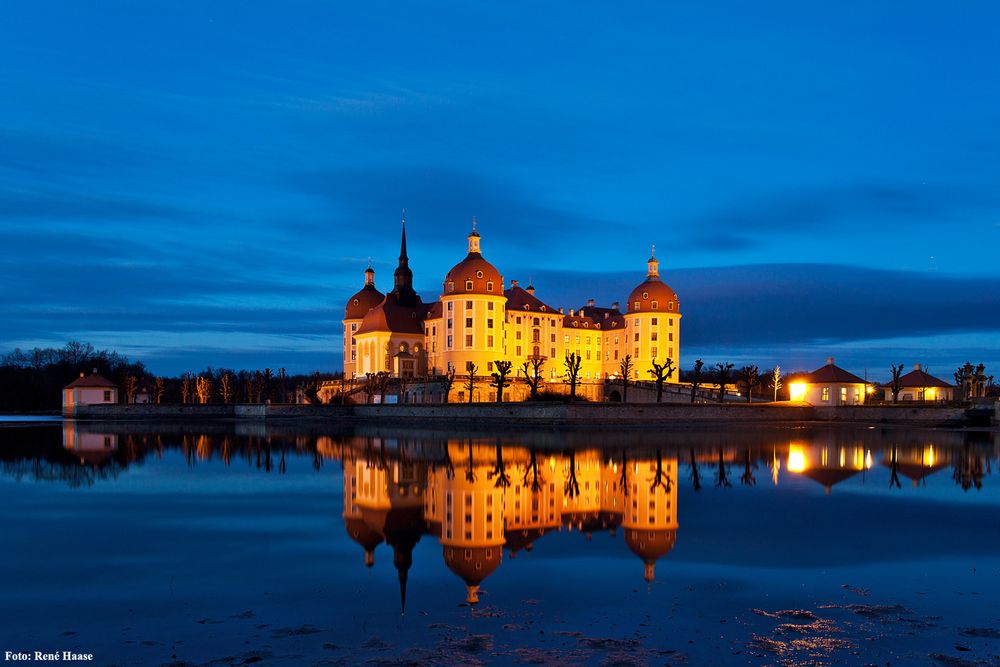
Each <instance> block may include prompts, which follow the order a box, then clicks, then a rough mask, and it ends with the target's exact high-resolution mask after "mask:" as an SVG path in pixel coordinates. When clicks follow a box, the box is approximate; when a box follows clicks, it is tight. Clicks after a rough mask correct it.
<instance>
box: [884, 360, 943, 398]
mask: <svg viewBox="0 0 1000 667" xmlns="http://www.w3.org/2000/svg"><path fill="white" fill-rule="evenodd" d="M884 387H885V395H886V396H887V397H891V396H892V383H891V382H890V383H887V384H885V385H884ZM954 398H955V387H953V386H952V385H950V384H948V383H947V382H945V381H944V380H941V379H938V378H936V377H934V376H933V375H931V374H930V373H928V372H926V371H925V370H924V369H923V368H921V367H920V364H916V365H915V366H914V367H913V370H912V371H910V372H909V373H907V374H906V375H904V376H903V377H901V378H899V397H898V399H897V400H900V401H906V402H912V401H923V402H931V403H933V402H937V401H951V400H954Z"/></svg>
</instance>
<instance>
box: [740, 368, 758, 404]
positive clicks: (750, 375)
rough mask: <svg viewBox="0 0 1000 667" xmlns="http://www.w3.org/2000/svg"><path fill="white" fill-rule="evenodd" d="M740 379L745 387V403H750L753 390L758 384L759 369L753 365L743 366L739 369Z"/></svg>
mask: <svg viewBox="0 0 1000 667" xmlns="http://www.w3.org/2000/svg"><path fill="white" fill-rule="evenodd" d="M740 379H741V381H742V383H743V386H744V387H746V388H747V403H752V402H753V390H754V388H756V387H759V386H760V369H759V368H758V367H757V366H754V365H747V366H744V367H743V368H741V369H740Z"/></svg>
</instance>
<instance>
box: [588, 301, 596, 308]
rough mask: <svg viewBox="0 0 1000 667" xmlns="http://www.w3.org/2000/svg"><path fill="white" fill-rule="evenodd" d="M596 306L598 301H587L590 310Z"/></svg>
mask: <svg viewBox="0 0 1000 667" xmlns="http://www.w3.org/2000/svg"><path fill="white" fill-rule="evenodd" d="M596 305H597V302H596V301H594V300H593V299H587V307H588V308H593V307H594V306H596Z"/></svg>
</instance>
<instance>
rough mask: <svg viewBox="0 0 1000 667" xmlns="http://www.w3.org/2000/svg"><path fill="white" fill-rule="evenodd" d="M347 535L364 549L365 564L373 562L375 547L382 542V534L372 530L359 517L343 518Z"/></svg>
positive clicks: (368, 564)
mask: <svg viewBox="0 0 1000 667" xmlns="http://www.w3.org/2000/svg"><path fill="white" fill-rule="evenodd" d="M344 527H345V528H346V529H347V535H348V537H350V538H351V539H352V540H354V541H355V542H357V543H358V544H360V545H361V547H362V548H363V549H364V550H365V565H367V566H368V567H371V566H372V565H374V564H375V547H377V546H378V545H380V544H382V536H381V535H379V534H378V532H376V531H374V530H372V529H371V528H370V527H369V526H368V524H366V523H365V520H364V519H362V518H361V517H351V518H347V519H344Z"/></svg>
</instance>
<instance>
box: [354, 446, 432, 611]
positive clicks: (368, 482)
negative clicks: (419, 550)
mask: <svg viewBox="0 0 1000 667" xmlns="http://www.w3.org/2000/svg"><path fill="white" fill-rule="evenodd" d="M358 473H359V474H358V480H359V481H358V487H357V488H358V494H357V499H356V503H357V506H358V507H359V508H360V509H361V516H362V518H363V519H364V523H365V525H366V526H368V528H370V529H371V530H373V531H375V532H376V533H378V534H379V535H381V537H382V538H383V539H384V540H385V542H386V544H388V545H389V546H390V547H392V561H393V564H394V565H395V566H396V571H397V572H398V575H399V598H400V605H401V607H402V609H403V610H405V609H406V581H407V577H408V573H409V570H410V566H411V565H412V564H413V548H414V547H415V546H416V544H417V542H419V541H420V536H421V535H422V534H423V533H424V532H425V528H426V527H425V524H424V520H423V505H424V501H423V493H424V487H425V485H426V470H425V469H424V468H423V466H419V467H418V466H416V465H414V464H411V463H404V462H400V461H391V462H386V463H385V465H383V466H381V467H380V466H379V465H377V464H375V463H369V464H365V465H363V466H359V468H358Z"/></svg>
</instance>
